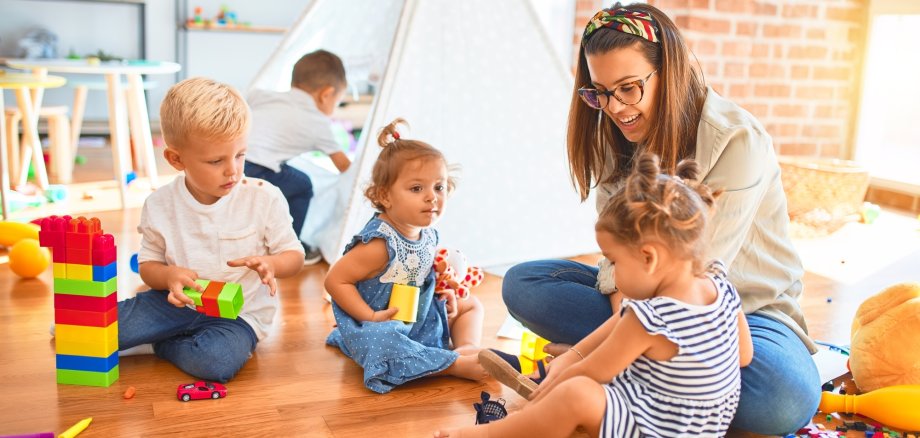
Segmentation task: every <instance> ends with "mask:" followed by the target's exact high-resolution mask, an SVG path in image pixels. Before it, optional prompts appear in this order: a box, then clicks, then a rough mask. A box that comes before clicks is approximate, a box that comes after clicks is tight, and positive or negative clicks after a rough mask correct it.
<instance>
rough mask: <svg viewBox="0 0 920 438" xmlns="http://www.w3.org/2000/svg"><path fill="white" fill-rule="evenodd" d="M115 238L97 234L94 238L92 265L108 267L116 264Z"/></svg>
mask: <svg viewBox="0 0 920 438" xmlns="http://www.w3.org/2000/svg"><path fill="white" fill-rule="evenodd" d="M115 259H116V247H115V237H114V236H112V235H111V234H97V235H96V236H95V237H94V238H93V251H92V265H93V266H107V265H110V264H112V263H114V262H115Z"/></svg>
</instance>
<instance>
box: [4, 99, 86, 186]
mask: <svg viewBox="0 0 920 438" xmlns="http://www.w3.org/2000/svg"><path fill="white" fill-rule="evenodd" d="M67 112H68V108H67V107H66V106H45V107H42V108H41V109H39V111H38V117H39V120H41V119H42V118H44V119H47V120H48V139H49V143H50V145H51V148H50V155H51V169H49V170H50V173H51V176H52V177H54V178H55V179H56V180H57V182H59V183H61V184H68V183H70V181H71V179H72V177H73V159H74V157H73V154H74V152H73V150H72V144H71V141H72V139H71V137H70V118H69V117H68V116H67ZM5 113H6V126H7V144H8V145H9V149H10V154H9V156H10V176H11V178H10V179H11V180H12V181H17V182H18V183H19V184H20V185H21V184H24V183H25V181H26V179H28V161H25V157H26V156H28V155H29V154H31V149H27V150H26V149H22V146H23V145H20V144H19V122H20V121H21V120H22V113H20V112H19V108H6V110H5ZM20 152H21V153H22V155H20ZM20 166H26V167H24V168H23V167H20Z"/></svg>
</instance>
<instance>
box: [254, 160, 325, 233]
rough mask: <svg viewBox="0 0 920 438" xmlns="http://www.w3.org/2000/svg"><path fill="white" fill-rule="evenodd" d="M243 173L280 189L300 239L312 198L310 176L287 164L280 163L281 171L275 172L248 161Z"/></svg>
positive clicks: (295, 231)
mask: <svg viewBox="0 0 920 438" xmlns="http://www.w3.org/2000/svg"><path fill="white" fill-rule="evenodd" d="M243 173H245V174H246V176H251V177H253V178H260V179H264V180H265V181H268V182H270V183H272V184H273V185H274V186H276V187H278V188H279V189H281V194H283V195H284V199H287V203H288V210H289V211H290V212H291V218H293V219H294V233H296V234H297V238H298V239H300V232H301V231H302V230H303V224H304V222H305V221H306V220H307V210H308V209H309V208H310V200H311V199H313V182H312V181H310V177H309V176H307V174H306V173H303V172H301V171H299V170H297V169H295V168H293V167H291V166H288V165H287V164H282V165H281V172H278V173H275V171H274V170H271V169H269V168H267V167H263V166H260V165H258V164H255V163H250V162H248V161H247V162H246V164H245V167H244V168H243Z"/></svg>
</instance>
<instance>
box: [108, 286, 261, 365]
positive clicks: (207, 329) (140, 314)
mask: <svg viewBox="0 0 920 438" xmlns="http://www.w3.org/2000/svg"><path fill="white" fill-rule="evenodd" d="M167 294H168V292H166V291H158V290H151V291H147V292H141V293H139V294H137V296H136V297H134V298H129V299H127V300H124V301H122V302H119V303H118V348H119V349H121V350H125V349H128V348H131V347H134V346H137V345H141V344H151V343H152V344H153V351H154V353H156V355H157V356H159V357H161V358H163V359H166V360H168V361H170V362H172V363H173V364H174V365H176V366H177V367H179V369H181V370H182V371H185V372H186V373H188V374H191V375H192V376H195V377H197V378H199V379H203V380H213V381H217V382H221V383H225V382H227V381H228V380H230V379H231V378H233V376H234V375H236V373H237V371H239V370H240V368H242V367H243V364H245V363H246V361H247V360H249V357H250V356H251V355H252V352H253V350H255V349H256V343H257V342H258V338H257V337H256V334H255V332H254V331H253V330H252V327H250V326H249V324H247V323H246V322H245V321H243V320H242V319H239V318H237V319H233V320H231V319H225V318H215V317H211V316H207V315H204V314H202V313H198V312H196V311H194V310H192V309H189V308H188V307H176V306H174V305H172V304H170V303H169V302H168V301H166V295H167Z"/></svg>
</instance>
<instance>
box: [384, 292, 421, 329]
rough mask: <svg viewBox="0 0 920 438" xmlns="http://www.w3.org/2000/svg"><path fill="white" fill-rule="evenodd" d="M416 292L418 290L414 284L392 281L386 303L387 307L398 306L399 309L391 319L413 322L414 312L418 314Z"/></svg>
mask: <svg viewBox="0 0 920 438" xmlns="http://www.w3.org/2000/svg"><path fill="white" fill-rule="evenodd" d="M418 294H419V290H418V287H416V286H407V285H405V284H398V283H394V284H393V291H392V292H390V302H389V304H387V308H390V307H398V308H399V311H398V312H396V314H395V315H393V319H396V320H399V321H403V322H415V320H416V314H418Z"/></svg>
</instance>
